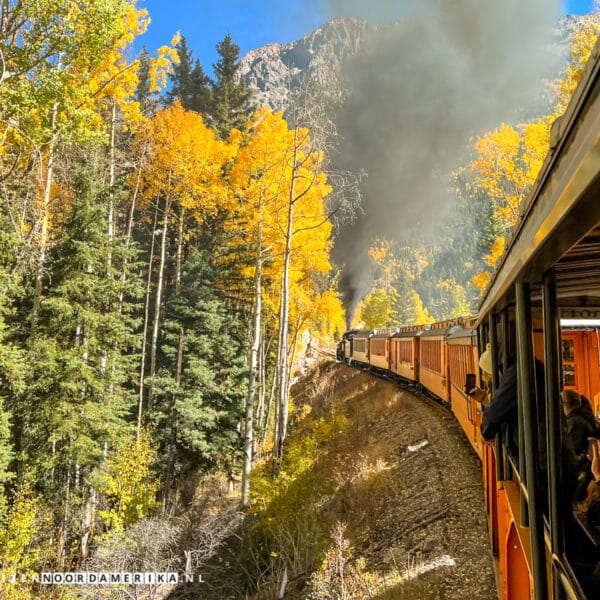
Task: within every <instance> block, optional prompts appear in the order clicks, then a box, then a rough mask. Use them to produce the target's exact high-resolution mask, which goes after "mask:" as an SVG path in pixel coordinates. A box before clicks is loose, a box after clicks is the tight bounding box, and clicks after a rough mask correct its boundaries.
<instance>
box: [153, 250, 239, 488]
mask: <svg viewBox="0 0 600 600" xmlns="http://www.w3.org/2000/svg"><path fill="white" fill-rule="evenodd" d="M209 246H210V244H209V243H207V240H203V241H202V242H199V243H198V247H197V248H196V249H195V250H194V251H192V253H191V254H190V256H189V257H188V259H187V261H186V264H185V265H184V270H183V275H182V281H181V288H180V291H179V293H178V294H173V295H172V296H171V298H170V300H169V301H168V302H167V303H166V306H165V320H164V325H163V334H162V343H161V347H160V357H159V358H160V365H159V369H158V372H157V375H156V376H155V377H154V378H153V381H152V389H153V397H154V409H153V411H152V413H151V416H150V419H151V422H152V428H153V431H154V432H155V435H156V436H157V438H158V440H157V441H158V443H159V445H160V448H161V452H160V453H159V456H160V457H161V458H160V459H159V461H160V468H161V470H162V473H163V478H164V481H165V494H166V495H168V494H170V492H171V491H172V490H173V489H174V488H175V487H177V483H178V482H179V481H181V480H182V479H185V478H188V477H189V476H190V475H191V474H193V473H195V472H197V471H201V472H208V471H211V470H213V469H215V468H217V467H223V466H228V465H230V463H231V461H232V459H233V457H234V456H235V455H237V453H238V452H239V448H240V437H239V434H238V431H237V427H238V424H239V422H240V418H241V410H242V404H243V398H244V389H245V388H244V384H245V368H246V349H245V347H244V345H243V336H242V335H241V332H243V331H245V328H244V327H243V326H242V325H241V324H240V322H239V321H238V320H237V319H236V317H235V314H234V313H232V311H231V310H230V309H229V307H228V305H227V303H226V300H225V297H224V293H223V292H222V291H221V289H219V287H218V284H217V273H218V269H217V265H216V263H215V259H214V252H213V251H212V250H211V249H209ZM201 248H202V249H201Z"/></svg>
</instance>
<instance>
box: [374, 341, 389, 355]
mask: <svg viewBox="0 0 600 600" xmlns="http://www.w3.org/2000/svg"><path fill="white" fill-rule="evenodd" d="M385 342H386V340H371V352H372V353H373V354H376V355H377V356H385Z"/></svg>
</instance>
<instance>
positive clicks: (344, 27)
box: [240, 17, 376, 110]
mask: <svg viewBox="0 0 600 600" xmlns="http://www.w3.org/2000/svg"><path fill="white" fill-rule="evenodd" d="M375 29H376V28H374V27H372V26H370V25H369V24H368V23H367V22H366V21H365V20H364V19H360V18H357V17H344V18H340V19H333V20H332V21H329V22H327V23H325V24H324V25H322V26H321V27H319V28H318V29H315V30H314V31H312V32H311V33H309V34H308V35H306V36H304V37H303V38H302V39H300V40H297V41H295V42H291V43H290V44H267V45H266V46H262V47H261V48H258V49H256V50H252V51H251V52H248V54H246V55H245V56H244V57H243V58H242V60H241V64H240V72H241V74H242V77H243V79H244V80H245V81H246V84H247V85H248V87H249V88H250V89H252V90H254V101H255V102H256V104H257V105H259V106H268V107H269V108H270V109H271V110H285V108H287V106H288V103H289V99H290V93H292V92H294V91H296V90H299V89H301V88H302V87H303V85H304V82H305V81H307V80H310V81H311V82H312V83H316V84H318V85H319V86H324V87H328V88H330V89H331V88H335V87H336V86H339V85H340V83H339V82H340V71H341V66H342V64H343V62H344V60H346V59H347V58H349V57H351V56H354V55H356V54H358V53H360V51H361V49H362V48H363V47H364V44H365V39H366V36H367V33H368V32H369V31H374V30H375ZM339 91H341V90H339Z"/></svg>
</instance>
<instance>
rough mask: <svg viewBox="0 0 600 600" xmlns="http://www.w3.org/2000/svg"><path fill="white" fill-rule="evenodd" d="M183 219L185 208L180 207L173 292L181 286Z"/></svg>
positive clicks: (176, 292)
mask: <svg viewBox="0 0 600 600" xmlns="http://www.w3.org/2000/svg"><path fill="white" fill-rule="evenodd" d="M184 220H185V208H182V209H181V214H180V215H179V231H178V233H177V257H176V265H175V294H178V293H179V288H180V287H181V267H182V263H183V222H184Z"/></svg>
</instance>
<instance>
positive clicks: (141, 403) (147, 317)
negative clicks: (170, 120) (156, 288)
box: [136, 203, 158, 439]
mask: <svg viewBox="0 0 600 600" xmlns="http://www.w3.org/2000/svg"><path fill="white" fill-rule="evenodd" d="M157 221H158V203H157V204H156V208H155V210H154V223H153V224H152V241H151V243H150V259H149V261H148V277H147V279H146V299H145V302H144V325H143V331H142V349H141V359H140V391H139V396H138V419H137V434H136V438H137V439H139V437H140V431H141V429H142V416H143V412H144V375H145V374H146V348H147V345H148V323H149V321H150V292H151V290H152V263H153V262H154V238H155V235H154V232H155V231H156V224H157Z"/></svg>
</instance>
